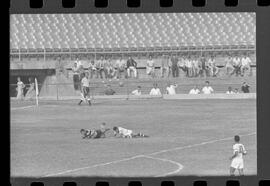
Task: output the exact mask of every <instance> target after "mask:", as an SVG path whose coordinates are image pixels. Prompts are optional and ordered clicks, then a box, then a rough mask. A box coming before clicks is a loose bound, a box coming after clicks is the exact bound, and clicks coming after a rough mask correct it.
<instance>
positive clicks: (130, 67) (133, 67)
mask: <svg viewBox="0 0 270 186" xmlns="http://www.w3.org/2000/svg"><path fill="white" fill-rule="evenodd" d="M131 72H133V73H134V77H135V78H137V63H136V61H134V59H132V58H131V57H129V58H128V60H127V75H128V77H131Z"/></svg>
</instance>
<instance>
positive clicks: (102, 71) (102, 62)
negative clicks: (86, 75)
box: [98, 56, 106, 79]
mask: <svg viewBox="0 0 270 186" xmlns="http://www.w3.org/2000/svg"><path fill="white" fill-rule="evenodd" d="M104 66H105V59H104V57H103V56H101V57H100V59H99V61H98V68H99V77H100V78H101V79H103V75H104V78H106V74H105V67H104Z"/></svg>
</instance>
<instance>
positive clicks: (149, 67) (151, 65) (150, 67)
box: [146, 56, 155, 78]
mask: <svg viewBox="0 0 270 186" xmlns="http://www.w3.org/2000/svg"><path fill="white" fill-rule="evenodd" d="M146 74H147V75H149V76H151V77H152V78H153V77H154V76H155V62H154V60H153V59H152V56H149V59H148V60H147V62H146Z"/></svg>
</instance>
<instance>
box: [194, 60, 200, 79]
mask: <svg viewBox="0 0 270 186" xmlns="http://www.w3.org/2000/svg"><path fill="white" fill-rule="evenodd" d="M192 67H193V76H194V77H197V76H198V74H199V71H200V68H199V61H198V58H197V57H196V56H195V57H194V58H193V60H192Z"/></svg>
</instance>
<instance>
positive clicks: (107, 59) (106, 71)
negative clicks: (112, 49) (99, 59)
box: [102, 57, 110, 79]
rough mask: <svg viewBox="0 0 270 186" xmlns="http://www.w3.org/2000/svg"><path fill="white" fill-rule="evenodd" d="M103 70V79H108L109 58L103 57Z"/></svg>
mask: <svg viewBox="0 0 270 186" xmlns="http://www.w3.org/2000/svg"><path fill="white" fill-rule="evenodd" d="M102 64H103V71H104V76H105V79H108V78H109V77H108V76H109V70H110V67H109V58H106V57H105V58H103V63H102Z"/></svg>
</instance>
